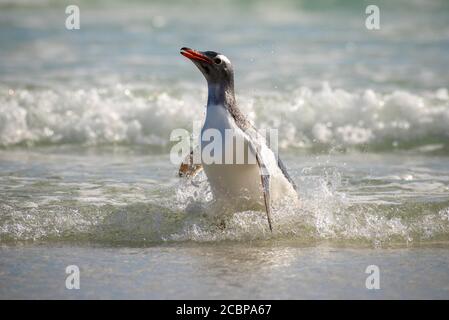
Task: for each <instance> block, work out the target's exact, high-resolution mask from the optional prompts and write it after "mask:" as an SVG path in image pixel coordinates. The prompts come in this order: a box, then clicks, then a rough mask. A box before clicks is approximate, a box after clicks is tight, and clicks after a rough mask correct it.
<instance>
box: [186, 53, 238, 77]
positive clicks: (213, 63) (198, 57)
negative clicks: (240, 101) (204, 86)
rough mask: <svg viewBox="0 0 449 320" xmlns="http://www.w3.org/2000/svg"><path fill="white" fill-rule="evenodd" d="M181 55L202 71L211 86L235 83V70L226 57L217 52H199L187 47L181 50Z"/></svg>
mask: <svg viewBox="0 0 449 320" xmlns="http://www.w3.org/2000/svg"><path fill="white" fill-rule="evenodd" d="M180 53H181V54H182V55H183V56H184V57H186V58H189V59H190V60H191V61H192V62H193V63H194V64H195V65H196V66H197V67H198V69H200V71H201V73H202V74H203V75H204V77H205V78H206V80H207V82H208V83H209V84H220V83H222V84H226V83H229V84H230V83H232V82H233V80H234V70H233V68H232V64H231V62H230V61H229V59H228V58H227V57H226V56H224V55H222V54H220V53H218V52H215V51H197V50H193V49H190V48H186V47H183V48H181V52H180Z"/></svg>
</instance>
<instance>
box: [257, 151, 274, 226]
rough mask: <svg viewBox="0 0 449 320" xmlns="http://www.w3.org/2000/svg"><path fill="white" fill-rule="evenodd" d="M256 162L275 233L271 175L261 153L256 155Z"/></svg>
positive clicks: (269, 223) (268, 213)
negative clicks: (272, 218)
mask: <svg viewBox="0 0 449 320" xmlns="http://www.w3.org/2000/svg"><path fill="white" fill-rule="evenodd" d="M256 160H257V164H258V166H259V173H260V180H261V183H262V191H263V200H264V204H265V211H266V213H267V220H268V226H269V227H270V231H271V232H273V227H272V225H271V197H270V174H269V173H268V170H267V169H266V167H265V164H264V162H263V160H262V157H261V156H260V154H259V153H256Z"/></svg>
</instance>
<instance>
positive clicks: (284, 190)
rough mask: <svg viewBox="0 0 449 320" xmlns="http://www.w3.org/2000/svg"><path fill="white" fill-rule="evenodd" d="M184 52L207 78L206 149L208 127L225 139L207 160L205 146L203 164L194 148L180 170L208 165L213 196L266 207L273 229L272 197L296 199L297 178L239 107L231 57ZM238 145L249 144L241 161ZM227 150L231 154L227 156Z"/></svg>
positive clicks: (195, 170)
mask: <svg viewBox="0 0 449 320" xmlns="http://www.w3.org/2000/svg"><path fill="white" fill-rule="evenodd" d="M180 53H181V54H182V55H183V56H185V57H187V58H189V59H190V60H191V61H192V62H193V63H194V64H195V65H196V66H197V67H198V69H199V70H200V71H201V73H202V74H203V75H204V77H205V78H206V80H207V86H208V98H207V110H206V118H205V121H204V124H203V127H202V129H201V137H200V144H199V146H200V147H201V150H202V151H205V150H206V149H207V148H208V144H210V143H211V142H212V140H213V139H212V138H211V135H210V132H212V133H214V132H219V133H220V135H221V137H222V141H221V148H216V149H217V150H218V151H217V150H213V152H214V158H213V159H214V161H210V159H207V160H205V157H204V152H202V154H201V164H194V163H193V151H192V153H191V154H190V156H188V157H187V159H186V160H185V161H184V162H183V164H182V165H181V167H180V169H179V175H180V176H193V175H195V174H196V173H198V172H199V171H200V170H201V169H204V172H205V174H206V176H207V179H208V181H209V184H210V186H211V190H212V193H213V196H214V199H215V200H217V201H224V202H223V203H224V204H226V205H227V206H228V207H229V206H231V207H232V208H234V209H238V210H254V209H265V211H266V214H267V219H268V225H269V228H270V230H271V231H272V230H273V229H272V221H271V206H272V202H275V201H278V200H281V199H284V198H289V199H292V200H293V201H297V198H298V196H297V192H296V186H295V183H294V182H293V180H292V178H291V177H290V176H289V174H288V172H287V169H286V167H285V166H284V164H283V163H282V161H281V160H280V158H279V157H277V156H276V155H275V154H274V152H273V151H272V150H271V149H270V148H269V147H268V145H267V143H266V140H265V138H264V137H262V135H261V134H259V133H258V131H257V130H256V129H255V128H254V126H253V125H252V124H251V123H250V122H249V121H248V120H247V119H246V117H245V116H244V114H243V113H242V112H241V111H240V110H239V108H238V107H237V103H236V100H235V94H234V71H233V68H232V65H231V62H230V61H229V59H228V58H227V57H225V56H224V55H222V54H220V53H217V52H214V51H204V52H202V51H197V50H193V49H190V48H185V47H184V48H181V52H180ZM229 132H232V137H231V138H229V135H227V134H228V133H229ZM227 137H228V138H227ZM214 139H216V136H214ZM237 141H239V142H240V144H239V142H237ZM215 142H216V141H215ZM237 145H240V146H242V145H243V146H244V148H243V149H244V150H246V151H245V154H244V156H243V157H240V158H239V160H240V161H239V160H237V159H236V156H235V155H234V154H235V153H237V154H238V152H239V151H238V150H236V146H237ZM229 152H230V154H231V157H228V158H226V157H227V156H228V154H229ZM218 153H219V154H218ZM233 153H234V154H233ZM217 159H219V160H220V161H216V160H217ZM242 159H243V161H242ZM221 160H223V161H221ZM226 160H227V161H226Z"/></svg>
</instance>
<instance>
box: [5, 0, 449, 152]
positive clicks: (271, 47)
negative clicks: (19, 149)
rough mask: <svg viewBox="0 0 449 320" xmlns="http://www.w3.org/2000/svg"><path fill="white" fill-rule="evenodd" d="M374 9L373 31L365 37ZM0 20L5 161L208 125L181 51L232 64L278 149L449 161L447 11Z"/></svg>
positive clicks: (36, 15)
mask: <svg viewBox="0 0 449 320" xmlns="http://www.w3.org/2000/svg"><path fill="white" fill-rule="evenodd" d="M69 4H76V5H78V6H79V8H80V17H81V29H80V30H67V29H66V28H65V20H66V18H67V16H68V14H65V7H66V6H67V5H69ZM369 4H375V5H377V6H378V7H379V9H380V30H368V29H367V28H366V27H365V20H366V18H367V16H368V15H367V14H365V8H366V7H367V6H368V5H369ZM0 7H1V12H0V41H1V43H2V45H1V48H0V86H1V87H0V108H1V112H0V146H2V147H3V148H4V147H13V146H17V145H24V146H33V145H58V144H88V145H98V144H138V145H147V146H150V147H155V146H157V147H161V146H166V145H167V144H168V139H167V138H168V136H169V133H170V132H171V130H172V129H173V128H177V127H180V126H181V127H186V128H191V121H192V120H194V119H199V118H201V117H202V115H203V113H204V108H203V106H204V104H205V95H206V89H205V82H204V80H203V78H202V76H201V75H200V73H199V72H197V70H196V69H194V68H193V67H192V65H190V64H189V62H188V61H186V59H185V58H183V57H182V56H180V55H179V49H180V48H181V47H182V46H188V47H192V48H196V49H199V50H214V51H218V52H221V53H223V54H225V55H226V56H228V57H229V59H230V60H231V61H232V63H233V64H234V67H235V77H236V90H237V95H238V99H239V103H240V105H241V107H242V108H243V109H244V111H245V112H247V113H248V114H249V117H250V118H251V120H252V121H253V122H255V123H256V124H257V125H259V126H261V127H276V128H278V127H279V128H280V129H281V134H280V137H281V142H282V144H281V146H282V147H284V148H296V149H299V150H302V151H304V150H310V149H311V148H312V149H314V148H319V149H321V148H323V147H324V148H325V149H329V148H345V149H346V148H356V149H370V150H378V149H381V150H391V149H397V148H399V149H410V148H412V149H413V148H419V147H423V146H427V149H428V148H431V149H432V151H435V150H440V152H443V153H446V152H447V151H448V141H449V139H448V138H449V132H448V127H449V107H448V91H447V87H448V84H449V72H448V71H449V70H448V69H449V24H448V22H447V20H448V16H449V3H448V2H447V1H443V0H432V1H418V0H413V1H405V0H399V1H377V0H376V1H348V0H334V1H332V0H328V1H326V0H319V1H289V0H281V1H232V0H231V1H218V2H214V3H210V2H208V1H193V0H187V1H177V2H170V3H167V2H166V1H126V2H122V1H71V2H68V1H42V0H36V1H23V0H22V1H5V0H3V1H2V2H1V3H0ZM280 123H282V127H281V126H280ZM427 149H426V150H427ZM165 150H167V149H165Z"/></svg>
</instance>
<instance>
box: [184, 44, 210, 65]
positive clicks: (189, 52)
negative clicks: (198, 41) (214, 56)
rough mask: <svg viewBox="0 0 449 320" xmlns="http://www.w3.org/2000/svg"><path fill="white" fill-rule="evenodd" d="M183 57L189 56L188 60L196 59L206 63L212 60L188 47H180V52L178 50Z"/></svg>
mask: <svg viewBox="0 0 449 320" xmlns="http://www.w3.org/2000/svg"><path fill="white" fill-rule="evenodd" d="M180 53H181V54H182V55H183V56H184V57H186V58H189V59H190V60H197V61H203V62H206V63H212V60H211V59H210V58H209V57H207V56H205V55H204V54H202V53H201V52H199V51H196V50H193V49H190V48H186V47H183V48H181V52H180Z"/></svg>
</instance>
